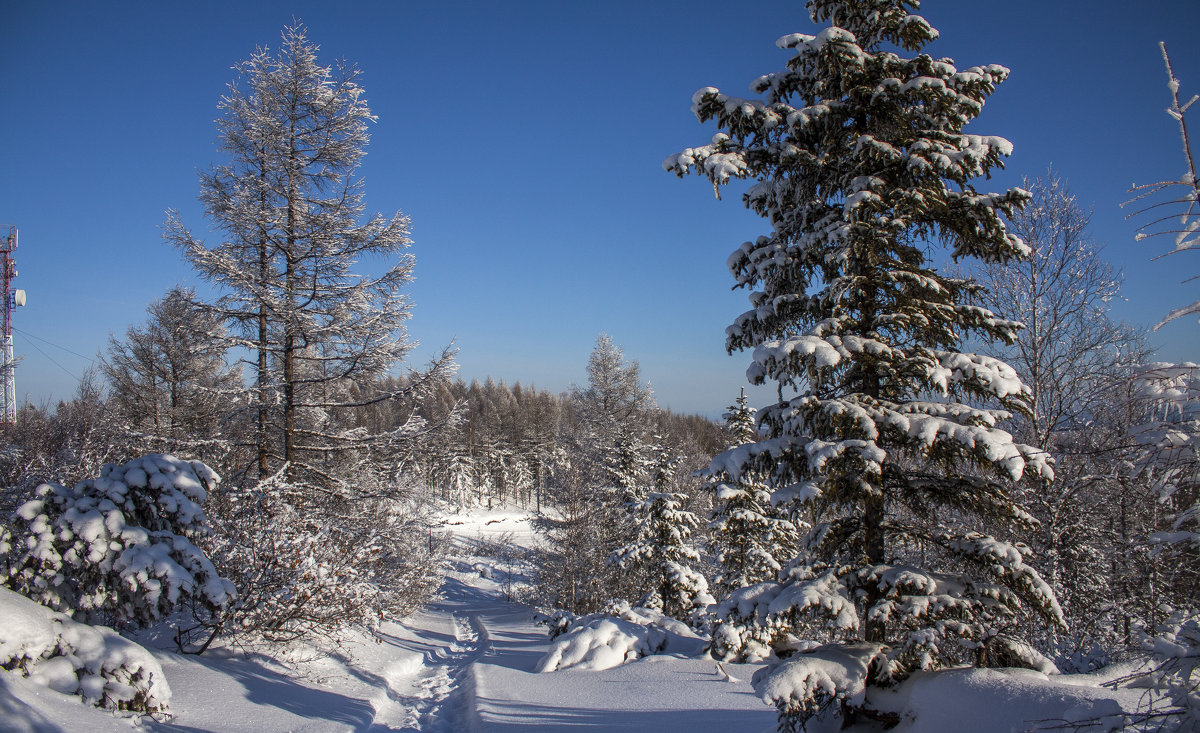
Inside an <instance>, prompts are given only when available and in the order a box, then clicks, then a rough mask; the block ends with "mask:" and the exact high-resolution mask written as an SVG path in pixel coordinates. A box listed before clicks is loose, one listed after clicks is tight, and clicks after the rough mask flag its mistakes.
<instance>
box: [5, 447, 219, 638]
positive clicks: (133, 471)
mask: <svg viewBox="0 0 1200 733" xmlns="http://www.w3.org/2000/svg"><path fill="white" fill-rule="evenodd" d="M219 480H220V477H218V476H217V474H216V473H214V472H213V471H212V469H210V468H209V467H208V466H206V465H204V464H203V463H200V462H198V461H184V460H181V459H179V458H176V457H174V456H169V455H163V454H152V455H148V456H145V457H143V458H137V459H134V460H132V461H129V462H128V463H125V464H121V465H116V464H109V465H107V466H105V467H104V470H103V471H102V472H101V475H100V476H99V477H98V478H95V479H87V480H84V481H80V482H79V483H77V484H75V485H74V486H73V487H70V488H68V487H66V486H60V485H58V484H42V485H41V486H40V487H38V489H37V498H36V499H33V500H31V501H28V502H26V503H24V504H23V505H21V507H20V508H19V509H18V510H17V516H16V518H15V519H16V522H15V526H14V527H13V529H12V531H11V532H5V533H4V534H2V535H0V563H2V565H0V568H2V569H3V571H4V580H5V582H6V583H7V584H8V585H9V586H11V587H12V588H14V589H16V590H18V591H20V592H21V593H24V594H26V595H28V596H29V597H31V598H33V599H34V600H36V601H38V602H39V603H43V604H45V605H47V606H50V607H51V608H54V609H57V610H59V611H63V612H66V613H74V612H76V611H78V612H81V613H82V614H83V616H85V617H97V618H100V619H104V620H112V621H115V622H116V623H120V624H138V625H145V624H150V623H153V622H156V621H159V620H162V619H163V618H165V617H166V616H167V615H169V614H170V613H171V612H172V611H174V610H175V608H176V607H178V606H181V605H184V606H187V607H189V609H190V610H192V611H193V612H195V613H196V614H198V616H199V617H200V618H208V619H211V618H212V617H214V616H215V615H217V614H219V613H220V612H222V611H223V610H224V609H226V608H227V607H228V606H229V605H230V604H231V603H232V602H233V600H234V597H235V592H234V588H233V584H232V583H230V582H229V581H228V580H226V579H224V578H222V577H220V575H219V574H218V573H217V570H216V568H215V567H214V566H213V563H212V561H211V560H209V558H208V557H207V556H206V555H205V554H204V552H203V551H202V550H201V549H200V548H199V547H197V546H196V545H195V544H194V543H193V540H198V539H199V538H201V537H204V536H205V535H207V534H208V532H209V531H210V530H209V526H208V520H207V519H206V517H205V515H204V510H203V508H202V507H201V504H203V503H204V501H205V500H206V499H207V497H208V494H209V492H211V491H212V490H214V489H215V488H216V487H217V484H218V482H219Z"/></svg>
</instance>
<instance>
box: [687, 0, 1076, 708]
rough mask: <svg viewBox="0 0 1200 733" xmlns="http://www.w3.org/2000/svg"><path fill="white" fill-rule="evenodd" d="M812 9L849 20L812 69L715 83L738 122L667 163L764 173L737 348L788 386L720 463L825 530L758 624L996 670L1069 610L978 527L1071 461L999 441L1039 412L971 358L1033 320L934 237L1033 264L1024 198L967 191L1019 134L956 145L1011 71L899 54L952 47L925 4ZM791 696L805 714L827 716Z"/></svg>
mask: <svg viewBox="0 0 1200 733" xmlns="http://www.w3.org/2000/svg"><path fill="white" fill-rule="evenodd" d="M808 7H809V10H810V13H811V16H812V19H813V21H814V22H817V23H821V22H826V21H828V22H829V23H830V24H831V25H830V26H829V27H827V28H825V29H824V30H821V31H820V32H819V33H817V34H815V35H807V34H802V33H794V34H789V35H787V36H784V37H783V38H781V39H780V40H779V45H780V47H782V48H785V49H790V50H792V51H794V56H793V57H792V58H791V60H790V61H789V62H788V64H787V68H786V69H784V70H783V71H781V72H778V73H774V74H768V75H765V76H763V77H760V78H759V79H758V80H756V81H755V82H754V83H753V85H752V87H751V88H752V90H753V91H754V92H755V93H757V94H761V95H763V98H762V99H750V100H747V99H741V98H738V97H733V96H730V95H727V94H724V93H722V92H720V91H719V90H717V89H714V88H711V87H706V88H704V89H701V90H700V91H699V92H697V93H696V95H695V96H694V97H693V101H694V107H693V110H694V112H695V113H696V116H697V117H698V119H699V120H700V121H701V122H708V121H713V122H715V123H716V125H717V127H718V128H719V129H720V132H718V133H717V134H716V135H715V136H714V137H713V140H712V142H711V143H710V144H708V145H704V146H701V147H698V148H691V149H688V150H685V151H683V152H682V153H679V154H677V155H674V156H671V157H669V158H668V159H667V160H666V161H665V163H664V167H665V168H666V169H667V170H669V171H673V172H675V173H677V174H678V175H680V176H683V175H685V174H687V173H690V172H696V173H698V174H700V175H703V176H705V177H706V178H708V179H709V180H710V181H711V182H712V184H713V185H714V187H716V188H717V190H718V191H719V190H720V187H721V186H723V185H725V184H727V183H728V182H729V181H730V179H732V178H742V179H752V180H754V181H755V183H754V184H753V185H752V186H751V187H750V188H749V190H748V191H747V193H746V194H745V195H744V202H745V204H746V206H747V207H749V208H750V209H752V210H753V211H755V212H756V213H758V214H759V215H761V216H763V217H764V218H765V219H767V221H768V223H769V224H770V225H771V229H772V231H771V233H770V234H769V235H766V236H762V237H759V238H758V239H757V240H756V241H754V242H747V243H746V244H744V245H742V246H741V247H740V248H739V249H738V250H736V251H735V252H734V253H733V254H732V255H731V256H730V258H729V267H730V270H731V271H732V272H733V274H734V276H735V278H736V279H737V283H738V285H739V286H741V287H745V288H747V289H749V290H751V295H750V302H751V306H752V309H751V310H749V311H748V312H746V313H744V314H742V315H741V316H739V317H738V318H737V319H736V320H735V321H734V323H733V325H731V326H730V327H729V328H728V329H727V341H726V346H727V348H728V349H729V350H730V351H731V352H732V351H735V350H741V349H753V363H752V365H751V366H750V368H749V369H748V370H747V376H748V378H749V380H750V381H751V382H752V383H754V384H762V383H764V382H766V381H767V380H772V381H775V382H777V383H778V384H779V388H780V394H781V397H783V398H782V399H781V400H780V401H779V402H778V403H776V404H774V405H771V406H769V407H767V408H765V409H764V410H763V411H762V414H761V417H760V424H761V425H762V426H763V428H764V432H765V438H764V439H763V440H762V441H760V442H757V443H754V444H749V445H744V446H741V447H739V448H735V449H733V450H731V451H728V452H726V453H724V454H723V455H722V456H719V457H718V458H717V459H716V460H715V461H714V463H713V467H712V470H713V471H724V472H726V473H728V474H729V475H730V476H732V477H740V476H741V475H742V474H743V473H744V472H746V471H749V470H761V471H763V472H764V473H766V474H768V477H769V480H770V481H771V482H772V483H773V485H777V486H779V487H781V490H786V491H788V492H789V493H791V494H792V495H794V496H796V497H797V498H798V499H799V500H801V501H806V502H808V503H809V504H810V505H811V506H812V507H813V508H814V509H816V510H817V511H818V513H819V515H820V516H819V519H820V521H819V522H818V523H817V524H816V525H815V526H814V527H813V529H812V530H811V531H810V532H809V534H808V537H807V539H806V541H805V545H804V552H803V553H802V554H801V556H800V557H799V558H798V560H797V561H796V562H795V563H794V564H793V565H792V566H791V567H790V568H789V569H788V570H787V571H786V572H785V574H784V576H783V579H782V585H781V586H780V587H779V589H778V592H777V593H775V594H768V595H773V596H774V597H773V598H772V599H771V601H770V602H769V603H766V604H763V605H761V606H756V607H754V608H752V609H747V610H749V611H751V613H752V614H753V615H755V616H756V617H759V618H762V619H767V618H774V619H786V620H787V622H788V623H790V624H793V625H795V626H796V627H797V628H799V627H800V624H802V623H805V622H807V621H810V620H811V622H812V624H813V625H812V627H810V628H812V629H813V630H814V631H816V630H817V629H824V630H825V632H826V633H829V634H830V635H831V636H834V637H840V638H856V637H860V638H862V639H864V640H865V641H866V642H868V644H866V645H863V646H864V648H866V647H870V648H871V649H872V650H873V651H872V653H871V664H870V667H869V669H870V679H871V681H873V682H876V683H885V682H887V681H890V680H896V679H900V678H903V677H904V676H905V675H907V674H908V673H909V672H910V671H912V670H914V669H930V668H935V667H938V666H942V665H944V664H953V663H958V662H961V661H964V660H969V661H973V662H975V663H978V664H989V663H994V662H995V661H997V660H996V657H999V656H1004V654H1003V647H1006V646H1008V644H1007V643H1006V642H1005V641H1004V640H1005V639H1006V638H1008V637H1007V636H1005V635H1003V634H1001V632H1003V631H1005V630H1009V631H1011V630H1013V629H1014V628H1015V626H1016V624H1017V622H1018V621H1019V620H1020V619H1021V618H1022V617H1023V616H1024V615H1025V613H1026V612H1027V610H1029V609H1032V610H1033V611H1034V612H1036V613H1038V614H1040V615H1041V616H1043V617H1044V618H1045V619H1046V620H1047V621H1049V622H1050V623H1052V624H1061V623H1062V612H1061V609H1060V608H1059V606H1058V603H1057V601H1056V600H1055V598H1054V595H1053V592H1052V591H1051V589H1050V588H1049V587H1048V586H1047V585H1046V583H1045V582H1044V581H1042V579H1041V578H1040V576H1039V575H1038V574H1037V572H1036V571H1034V570H1033V568H1031V567H1030V566H1029V565H1028V564H1027V563H1026V559H1027V558H1026V555H1025V553H1023V552H1022V550H1021V548H1020V547H1019V546H1015V545H1012V544H1009V543H1007V542H1003V541H1000V540H998V539H995V538H994V537H991V536H989V535H986V534H983V533H980V532H978V531H976V530H975V529H974V526H975V518H978V519H983V520H986V521H987V522H988V523H989V525H991V526H998V527H1001V528H1003V527H1008V528H1009V529H1016V528H1021V527H1029V526H1031V525H1033V524H1034V523H1035V522H1034V519H1033V517H1031V516H1030V515H1029V514H1028V513H1027V512H1025V511H1024V510H1023V509H1022V508H1021V507H1020V506H1019V504H1018V503H1017V501H1016V499H1015V497H1014V493H1013V491H1012V489H1011V486H1012V483H1013V482H1015V481H1020V480H1022V479H1026V480H1029V481H1033V482H1038V481H1046V480H1050V479H1052V477H1053V471H1052V469H1051V467H1050V462H1049V460H1048V459H1047V456H1046V454H1045V453H1044V452H1041V451H1038V450H1037V449H1035V448H1031V447H1029V446H1026V445H1023V444H1020V443H1017V442H1015V441H1014V440H1013V439H1012V437H1011V436H1010V435H1009V434H1008V433H1007V432H1005V431H1003V430H1002V429H1000V428H999V427H998V424H999V422H1000V421H1002V420H1004V419H1007V418H1008V417H1009V416H1010V415H1011V414H1012V413H1013V412H1019V413H1027V412H1028V411H1029V409H1030V405H1029V399H1030V394H1029V390H1028V389H1027V388H1026V387H1025V386H1024V385H1023V384H1021V381H1020V380H1019V379H1018V377H1017V375H1016V373H1015V371H1014V370H1013V369H1012V368H1011V367H1009V366H1008V365H1007V364H1005V363H1004V362H1002V361H1000V360H998V359H993V358H989V357H986V356H981V355H977V354H972V353H968V352H964V351H962V350H960V344H961V343H962V342H963V340H964V339H965V338H967V337H968V336H969V335H972V334H973V335H975V336H978V337H982V338H985V339H999V340H1001V341H1005V342H1011V341H1012V340H1013V339H1014V338H1015V335H1016V332H1017V329H1018V328H1019V324H1017V323H1015V322H1012V321H1008V320H1005V319H1003V318H1001V317H998V316H996V315H995V314H993V313H992V312H991V311H989V310H987V309H986V308H983V307H981V306H978V305H975V304H973V303H972V302H971V298H972V295H973V294H974V292H975V291H976V286H975V285H974V284H973V283H972V282H970V281H968V280H965V279H962V278H956V277H951V276H948V275H945V274H943V273H940V272H938V271H937V270H935V269H934V268H933V267H932V266H931V264H930V257H931V250H930V242H931V241H935V240H940V241H942V242H945V243H946V245H947V246H948V247H949V250H950V254H951V255H952V256H953V257H955V258H975V259H979V260H982V261H985V262H1003V261H1006V260H1009V259H1013V258H1020V257H1027V256H1028V255H1029V253H1030V252H1029V248H1028V246H1026V245H1025V244H1024V243H1023V242H1022V241H1021V240H1020V239H1019V238H1018V237H1016V236H1014V235H1012V234H1010V233H1009V232H1008V231H1007V230H1006V227H1005V217H1006V216H1011V215H1012V214H1013V212H1014V211H1015V210H1016V209H1018V208H1019V207H1020V206H1021V205H1023V204H1024V203H1025V202H1026V201H1027V200H1028V198H1029V194H1028V193H1027V192H1025V191H1023V190H1021V189H1011V190H1009V191H1006V192H1003V193H998V194H993V193H979V192H977V191H976V190H975V188H974V187H973V185H972V184H971V180H972V179H974V178H976V177H979V176H982V175H985V174H986V173H987V172H988V171H989V170H990V169H992V168H994V167H996V166H999V165H1000V164H1001V161H1002V158H1003V157H1004V156H1006V155H1008V154H1009V153H1010V152H1011V144H1010V143H1008V141H1006V140H1004V139H1002V138H999V137H993V136H984V135H974V134H965V133H963V132H962V129H963V126H964V125H966V124H967V122H969V121H970V120H972V119H974V118H975V117H976V116H977V115H978V114H979V112H980V111H981V109H982V106H983V103H984V101H985V100H986V98H987V97H988V96H989V95H990V94H991V93H992V92H993V91H994V89H995V87H996V85H997V84H998V83H1000V82H1001V81H1003V80H1004V79H1005V78H1006V77H1007V75H1008V70H1007V69H1005V68H1003V67H1000V66H996V65H989V66H984V67H972V68H969V69H965V70H963V71H959V70H958V69H957V68H956V67H955V66H954V65H953V64H952V63H951V61H950V60H948V59H934V58H933V57H931V56H929V55H927V54H923V53H918V54H917V55H915V56H912V57H904V56H901V55H899V54H897V53H895V52H893V51H891V50H889V49H890V48H891V47H898V48H900V49H904V50H907V51H919V50H920V49H921V48H922V47H923V46H925V45H926V44H927V43H929V42H930V41H932V40H934V39H935V38H936V37H937V32H936V31H935V30H934V29H933V28H932V27H931V26H930V25H929V24H928V23H926V21H925V20H924V19H923V18H921V17H920V16H918V15H915V14H913V13H912V12H911V11H912V10H915V9H916V8H917V7H918V3H917V2H912V1H909V0H811V1H810V2H809V3H808ZM785 389H793V390H795V391H796V393H797V395H796V396H795V397H791V398H787V397H785V396H784V395H783V392H784V390H785ZM983 405H990V406H989V407H985V406H983ZM780 674H787V672H786V670H783V669H782V668H781V670H780ZM764 684H766V687H767V688H769V687H771V683H769V682H768V683H764ZM760 689H766V688H763V687H760ZM776 703H777V704H778V705H779V706H780V708H781V710H786V711H793V712H794V715H793V713H792V712H789V713H787V715H788V716H792V717H795V716H799V719H801V720H802V719H803V718H804V717H805V716H806V715H807V714H808V712H811V710H810V709H809V708H808V707H807V706H806V703H804V702H803V701H801V702H800V703H797V702H796V701H789V700H784V699H777V700H776ZM795 711H800V712H795ZM805 711H808V712H805ZM792 717H789V720H790V719H792Z"/></svg>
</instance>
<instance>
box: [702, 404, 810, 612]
mask: <svg viewBox="0 0 1200 733" xmlns="http://www.w3.org/2000/svg"><path fill="white" fill-rule="evenodd" d="M754 413H755V410H754V408H752V407H750V405H749V400H748V398H747V397H746V393H745V390H743V391H742V392H741V393H740V394H739V395H738V398H737V401H736V402H735V403H734V404H732V405H730V406H729V411H728V412H726V413H725V425H726V427H727V428H728V429H729V432H730V435H731V437H732V439H733V445H734V446H740V445H750V444H752V443H754V442H756V441H757V440H758V424H757V422H756V421H755V418H754ZM709 478H710V482H711V483H710V486H711V488H712V490H713V492H714V497H713V498H714V502H713V503H714V509H713V511H712V516H711V517H710V520H709V523H708V526H709V531H710V534H709V551H710V552H711V553H712V554H713V556H714V557H715V559H716V561H717V565H718V566H719V572H718V574H717V577H716V579H715V582H714V585H715V587H716V589H717V590H719V591H720V592H721V594H722V595H728V594H729V593H731V592H733V591H735V590H738V589H739V588H744V587H746V586H748V585H753V584H754V583H759V582H762V581H765V580H774V579H775V577H776V576H777V575H778V574H779V571H780V570H782V569H783V563H784V562H787V561H788V560H790V559H791V558H792V556H793V555H794V554H795V552H794V551H795V549H796V547H795V534H796V527H795V525H794V524H793V523H792V522H791V521H789V520H788V519H787V518H786V517H785V516H783V515H782V512H781V511H780V510H777V509H776V507H774V506H772V504H771V490H770V487H769V485H768V484H767V483H766V481H764V480H763V478H762V477H761V476H760V475H759V474H758V472H756V471H753V470H750V471H744V472H743V473H742V474H741V475H740V476H739V477H738V479H737V480H732V479H730V478H729V477H728V476H723V475H713V476H710V477H709ZM784 511H786V510H784ZM780 558H782V562H781V561H780Z"/></svg>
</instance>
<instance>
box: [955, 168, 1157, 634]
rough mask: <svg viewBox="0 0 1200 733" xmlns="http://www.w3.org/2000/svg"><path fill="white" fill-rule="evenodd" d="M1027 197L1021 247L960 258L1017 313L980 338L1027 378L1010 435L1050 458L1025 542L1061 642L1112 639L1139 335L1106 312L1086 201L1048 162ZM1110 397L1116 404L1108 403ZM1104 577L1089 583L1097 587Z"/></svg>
mask: <svg viewBox="0 0 1200 733" xmlns="http://www.w3.org/2000/svg"><path fill="white" fill-rule="evenodd" d="M1025 185H1026V186H1027V187H1028V188H1029V190H1030V192H1031V194H1032V199H1031V201H1030V203H1029V204H1028V205H1027V206H1025V208H1024V209H1022V210H1021V211H1019V212H1017V213H1015V214H1014V216H1013V217H1012V219H1011V221H1010V222H1009V231H1011V232H1012V233H1013V234H1015V235H1017V236H1018V237H1020V238H1021V240H1022V241H1023V242H1025V244H1026V245H1028V246H1029V248H1030V250H1031V252H1030V256H1029V257H1028V258H1025V259H1021V260H1010V261H1008V262H1004V263H998V264H993V265H990V266H978V267H974V268H972V269H971V270H970V274H971V275H972V276H974V277H975V278H976V279H977V280H978V281H979V282H980V284H981V285H983V286H984V290H983V291H982V292H981V293H980V302H981V303H982V304H983V305H984V306H985V307H987V308H989V309H991V310H993V311H999V310H1002V309H1003V310H1005V312H1006V314H1007V315H1010V316H1013V317H1015V318H1016V319H1017V320H1019V321H1021V323H1023V324H1024V325H1025V327H1024V328H1023V329H1021V330H1020V331H1019V332H1018V333H1017V338H1016V341H1015V342H1014V343H1012V344H1007V345H1006V344H1002V343H999V344H998V343H995V342H992V343H991V344H986V345H983V346H981V349H982V350H984V351H985V352H987V353H989V354H990V355H992V356H996V357H999V358H1001V359H1003V360H1004V361H1005V362H1007V363H1009V364H1011V365H1012V366H1013V368H1015V369H1016V371H1017V374H1018V375H1019V376H1020V377H1021V381H1022V382H1024V383H1025V384H1026V385H1028V386H1029V388H1030V411H1029V413H1028V414H1026V415H1017V416H1016V417H1015V419H1014V421H1013V424H1014V428H1013V429H1014V432H1015V434H1016V435H1017V437H1018V439H1020V440H1022V441H1023V442H1027V443H1029V444H1031V445H1033V446H1035V447H1037V448H1039V449H1041V450H1044V451H1046V452H1048V453H1049V454H1051V455H1052V456H1053V457H1054V459H1055V481H1054V483H1053V484H1052V485H1049V486H1047V487H1044V488H1039V490H1037V491H1030V492H1027V493H1026V494H1025V502H1024V504H1025V507H1026V508H1027V509H1028V510H1029V511H1030V512H1031V513H1032V514H1033V515H1034V516H1035V517H1037V519H1038V520H1039V522H1040V526H1039V527H1038V528H1037V530H1036V531H1035V532H1034V533H1033V534H1032V535H1031V537H1030V539H1029V544H1030V545H1031V546H1032V547H1033V549H1034V551H1035V552H1036V553H1037V555H1038V557H1039V558H1040V563H1041V566H1042V568H1043V572H1044V575H1045V578H1046V581H1047V582H1048V583H1049V584H1050V585H1051V587H1053V588H1054V591H1055V595H1056V596H1057V597H1058V599H1059V602H1060V603H1061V604H1062V606H1063V610H1064V613H1065V614H1066V617H1067V620H1068V622H1069V623H1070V625H1071V627H1072V632H1071V635H1070V637H1068V638H1062V639H1060V640H1058V642H1057V644H1056V646H1058V648H1059V650H1060V651H1061V652H1063V653H1065V654H1071V653H1074V652H1075V651H1084V650H1086V649H1090V648H1092V647H1093V646H1094V645H1095V644H1097V643H1103V644H1106V645H1110V642H1111V641H1113V640H1114V639H1113V632H1117V633H1120V630H1121V629H1120V627H1121V626H1122V624H1120V623H1117V624H1114V623H1111V621H1113V620H1114V619H1115V618H1117V617H1120V616H1122V615H1123V612H1124V611H1125V610H1127V608H1128V606H1129V601H1130V600H1131V598H1132V595H1133V594H1132V593H1130V591H1131V590H1132V589H1130V588H1128V586H1127V584H1126V583H1124V582H1122V581H1121V579H1120V578H1119V577H1118V576H1120V575H1121V574H1122V573H1123V572H1124V569H1125V568H1126V567H1128V560H1129V559H1130V558H1129V557H1128V555H1129V554H1131V553H1132V554H1137V552H1138V551H1137V550H1136V549H1135V545H1137V544H1140V543H1141V540H1142V537H1143V536H1144V532H1142V531H1141V529H1140V528H1139V527H1138V522H1133V521H1131V519H1132V515H1131V513H1130V512H1129V511H1128V507H1127V506H1126V501H1127V500H1128V499H1131V498H1132V497H1133V494H1134V493H1136V492H1137V491H1138V490H1139V489H1141V488H1142V487H1141V486H1133V485H1130V483H1129V482H1125V481H1122V476H1123V474H1124V473H1125V472H1124V471H1123V470H1122V466H1123V460H1124V459H1125V457H1126V456H1125V455H1124V454H1125V449H1126V446H1127V444H1128V440H1127V431H1126V430H1125V429H1123V428H1122V427H1121V424H1122V423H1124V424H1125V426H1126V427H1127V426H1128V423H1127V420H1126V419H1125V416H1124V415H1122V414H1120V413H1121V408H1120V405H1122V404H1123V405H1125V406H1126V409H1127V408H1128V406H1129V401H1128V400H1127V399H1122V398H1121V396H1120V393H1121V392H1122V391H1123V389H1124V387H1125V385H1126V384H1127V383H1128V380H1129V377H1130V374H1131V373H1132V371H1133V369H1134V368H1135V367H1136V365H1137V364H1140V363H1141V360H1142V358H1143V355H1144V349H1143V348H1141V347H1140V342H1139V339H1138V335H1137V334H1136V333H1135V332H1134V331H1133V330H1132V329H1131V328H1129V327H1127V326H1125V325H1123V324H1120V323H1117V322H1116V321H1114V320H1113V318H1112V314H1111V312H1110V302H1111V301H1112V300H1113V299H1114V298H1116V297H1117V296H1118V295H1119V291H1120V278H1119V276H1118V275H1117V274H1116V273H1115V272H1114V271H1113V268H1112V265H1110V264H1109V263H1108V262H1107V261H1105V260H1104V259H1103V258H1102V256H1101V248H1100V246H1099V245H1098V244H1097V243H1096V242H1095V240H1094V239H1093V238H1092V237H1091V235H1090V233H1089V224H1090V219H1091V216H1090V213H1089V212H1087V211H1085V210H1084V209H1083V207H1082V206H1081V205H1080V203H1079V201H1078V200H1077V199H1076V197H1075V196H1074V195H1073V194H1072V193H1071V191H1070V189H1069V187H1068V186H1067V183H1066V181H1065V180H1063V179H1062V178H1061V177H1059V176H1058V175H1057V174H1056V173H1055V172H1054V171H1053V170H1051V171H1049V172H1048V173H1047V174H1046V176H1045V177H1042V178H1038V179H1035V180H1033V181H1029V180H1028V179H1027V180H1026V183H1025ZM1114 408H1115V409H1114ZM1102 588H1103V589H1109V591H1108V592H1098V589H1102Z"/></svg>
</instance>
